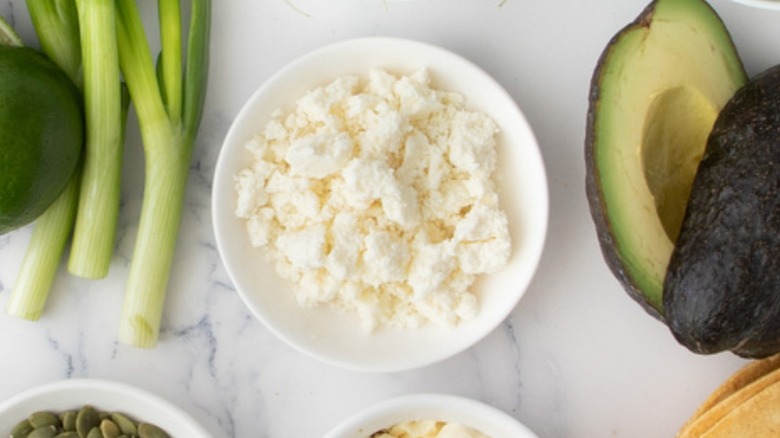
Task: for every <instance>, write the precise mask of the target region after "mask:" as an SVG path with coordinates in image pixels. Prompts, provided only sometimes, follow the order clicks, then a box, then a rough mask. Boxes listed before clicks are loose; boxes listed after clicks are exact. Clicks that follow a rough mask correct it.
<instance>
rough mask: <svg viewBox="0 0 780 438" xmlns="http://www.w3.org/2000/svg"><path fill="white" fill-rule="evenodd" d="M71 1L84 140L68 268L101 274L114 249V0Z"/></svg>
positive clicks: (118, 112)
mask: <svg viewBox="0 0 780 438" xmlns="http://www.w3.org/2000/svg"><path fill="white" fill-rule="evenodd" d="M76 5H77V7H78V12H79V27H80V30H81V53H82V59H83V69H84V70H83V72H84V73H83V74H84V87H83V92H84V115H85V119H86V145H85V149H84V152H85V156H84V168H83V173H82V180H81V193H80V196H79V206H78V213H77V216H76V228H75V230H74V234H73V244H72V248H71V253H70V259H69V260H68V270H69V271H70V272H71V273H73V274H74V275H78V276H81V277H85V278H102V277H105V276H106V275H107V274H108V269H109V266H110V265H111V259H112V256H113V253H114V240H115V235H116V224H117V216H118V213H119V197H120V184H121V180H120V179H121V175H122V149H123V148H122V144H123V134H124V131H123V129H122V125H123V119H122V98H121V82H120V76H119V55H118V53H117V43H116V29H115V25H114V22H115V20H114V16H115V13H114V0H77V1H76Z"/></svg>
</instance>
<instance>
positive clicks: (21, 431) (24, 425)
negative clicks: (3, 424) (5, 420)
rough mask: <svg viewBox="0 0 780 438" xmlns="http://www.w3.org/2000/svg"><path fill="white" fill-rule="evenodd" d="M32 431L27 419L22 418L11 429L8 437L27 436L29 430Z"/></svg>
mask: <svg viewBox="0 0 780 438" xmlns="http://www.w3.org/2000/svg"><path fill="white" fill-rule="evenodd" d="M32 431H33V427H32V425H31V424H30V422H29V421H27V420H22V421H20V422H19V423H18V424H17V425H16V426H14V428H13V429H12V430H11V435H10V436H9V438H27V436H29V435H30V432H32Z"/></svg>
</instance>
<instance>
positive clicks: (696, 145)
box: [585, 0, 747, 320]
mask: <svg viewBox="0 0 780 438" xmlns="http://www.w3.org/2000/svg"><path fill="white" fill-rule="evenodd" d="M746 80H747V76H746V74H745V70H744V67H743V66H742V62H741V60H740V58H739V56H738V54H737V51H736V48H735V47H734V44H733V42H732V40H731V37H730V35H729V33H728V30H727V29H726V27H725V25H724V24H723V22H722V21H721V19H720V17H719V16H718V15H717V13H716V12H715V11H714V10H713V9H712V8H711V7H710V6H709V5H708V4H707V3H706V2H705V1H703V0H656V1H654V2H652V3H650V5H649V6H647V8H646V9H645V10H644V11H643V12H642V13H641V14H640V15H639V16H638V17H637V19H636V20H635V21H634V22H632V23H631V24H629V25H628V26H626V27H625V28H623V29H622V30H621V31H620V32H619V33H618V34H617V35H615V36H614V37H613V39H612V40H611V41H610V42H609V44H608V45H607V47H606V49H605V50H604V52H603V53H602V55H601V58H600V60H599V62H598V65H597V67H596V70H595V73H594V76H593V79H592V83H591V91H590V107H589V110H588V120H587V133H586V140H585V160H586V171H587V177H586V178H587V179H586V187H587V195H588V202H589V205H590V210H591V215H592V217H593V221H594V223H595V225H596V230H597V233H598V238H599V243H600V245H601V249H602V252H603V254H604V258H605V260H606V262H607V264H608V266H609V267H610V269H611V270H612V272H613V273H614V275H615V276H616V277H617V278H618V280H619V281H620V283H621V284H622V286H623V287H624V289H625V290H626V291H627V292H628V294H629V295H630V296H631V297H632V298H634V299H635V300H636V301H637V302H639V303H640V304H641V305H642V306H643V307H644V308H645V310H647V311H648V312H649V313H650V314H651V315H653V316H655V317H656V318H659V319H661V320H663V319H664V316H663V315H664V312H663V283H664V277H665V275H666V270H667V266H668V263H669V258H670V256H671V254H672V250H673V249H674V243H675V240H676V238H677V235H678V233H679V230H680V225H681V223H682V220H683V216H684V214H685V210H686V205H687V202H688V196H689V193H690V189H691V184H692V182H693V178H694V176H695V174H696V170H697V167H698V164H699V161H700V160H701V157H702V155H703V153H704V149H705V145H706V142H707V136H708V135H709V133H710V130H711V129H712V126H713V124H714V122H715V119H716V117H717V116H718V113H719V111H720V110H721V108H722V107H723V106H724V105H725V104H726V102H727V101H728V100H729V99H730V98H731V96H732V95H733V94H734V93H735V92H736V90H737V89H739V88H740V87H741V86H742V85H743V84H744V83H745V82H746Z"/></svg>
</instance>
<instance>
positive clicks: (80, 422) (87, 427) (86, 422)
mask: <svg viewBox="0 0 780 438" xmlns="http://www.w3.org/2000/svg"><path fill="white" fill-rule="evenodd" d="M99 426H100V415H99V414H98V411H97V410H95V408H93V407H92V406H89V405H87V406H84V407H83V408H81V409H79V413H78V414H77V415H76V432H78V434H79V436H80V437H81V438H87V436H88V434H89V433H90V431H91V430H92V429H93V428H97V427H99ZM99 431H100V430H98V432H99Z"/></svg>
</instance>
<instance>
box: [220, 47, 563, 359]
mask: <svg viewBox="0 0 780 438" xmlns="http://www.w3.org/2000/svg"><path fill="white" fill-rule="evenodd" d="M375 67H381V68H385V69H388V70H390V71H392V72H396V73H397V72H401V73H406V74H410V73H413V72H414V71H416V70H418V69H420V68H422V67H427V68H428V70H429V71H430V72H431V76H432V86H433V87H435V88H439V89H444V90H449V91H455V92H458V93H461V94H462V95H464V96H465V99H466V105H467V106H469V107H471V108H475V109H478V110H481V111H483V112H485V113H487V114H488V115H490V116H491V117H492V118H493V119H494V120H495V121H496V122H497V124H498V126H499V128H500V130H501V133H500V134H499V136H498V138H497V140H498V156H499V166H498V170H497V173H498V178H499V179H498V181H497V182H498V189H499V196H500V202H501V206H502V208H503V209H504V211H506V213H507V215H508V217H509V228H510V229H509V231H510V235H511V237H512V240H513V253H512V255H511V257H510V260H509V263H508V266H506V268H505V269H503V270H501V271H500V272H497V273H495V274H492V275H490V276H483V277H481V278H479V279H478V280H477V282H476V283H475V284H474V285H473V286H472V290H473V291H475V292H476V294H477V296H478V297H479V300H480V311H479V314H478V316H477V317H476V318H475V319H473V320H471V321H465V322H462V323H460V324H459V325H458V326H457V327H455V328H441V327H434V326H433V325H432V324H429V325H428V326H426V327H423V328H421V329H415V330H393V329H382V330H379V331H378V332H375V333H372V334H367V333H365V332H364V331H363V330H362V328H361V325H360V321H359V319H358V317H357V315H354V316H346V317H345V315H344V314H343V313H339V312H338V311H335V310H330V309H327V308H315V309H308V308H303V307H301V306H299V305H298V304H297V303H296V301H295V299H294V296H293V292H292V285H291V284H288V283H286V282H285V281H283V280H282V279H280V277H279V276H278V275H277V274H276V272H275V271H274V268H273V266H272V265H271V264H270V263H268V262H266V261H265V259H264V257H263V254H262V250H261V249H258V248H253V247H252V246H251V244H250V241H249V237H248V234H247V230H246V226H245V223H244V220H242V219H239V218H237V217H236V216H235V210H236V192H235V186H234V176H235V175H236V174H237V173H238V171H239V170H241V169H244V168H246V167H248V166H249V165H250V163H251V162H252V157H251V155H250V153H249V152H248V151H247V150H246V148H245V144H246V143H247V141H249V140H250V139H251V138H252V137H253V136H254V135H255V134H257V133H258V132H259V131H260V130H261V129H262V127H263V126H264V125H265V124H266V123H267V121H268V120H269V116H270V114H271V112H272V111H274V110H275V109H277V108H280V107H286V108H289V107H291V106H292V105H293V104H294V102H295V101H296V100H297V99H299V98H300V97H301V96H303V95H304V93H305V92H306V91H309V90H311V89H313V88H315V87H319V86H322V85H324V84H326V83H328V82H330V81H331V80H333V79H335V78H337V77H339V76H343V75H346V74H352V75H360V76H363V77H365V76H366V75H367V74H368V72H369V70H370V69H371V68H375ZM547 214H548V193H547V180H546V175H545V169H544V164H543V162H542V158H541V154H540V152H539V148H538V145H537V142H536V139H535V137H534V135H533V132H532V131H531V128H530V126H529V125H528V123H527V121H526V119H525V117H524V116H523V114H522V113H521V112H520V110H519V108H518V107H517V105H516V103H515V101H514V100H513V99H512V97H511V96H510V95H509V94H508V93H507V92H506V91H505V90H504V89H503V88H502V87H501V86H500V85H499V84H498V83H497V82H496V81H495V80H493V78H491V77H490V76H489V75H488V74H486V73H485V72H484V71H482V70H481V69H480V68H479V67H477V66H476V65H474V64H472V63H471V62H469V61H467V60H465V59H464V58H462V57H460V56H458V55H456V54H454V53H451V52H449V51H447V50H444V49H442V48H439V47H436V46H432V45H428V44H424V43H420V42H416V41H409V40H403V39H395V38H363V39H356V40H349V41H345V42H342V43H337V44H334V45H330V46H326V47H324V48H321V49H319V50H316V51H314V52H312V53H309V54H308V55H305V56H303V57H301V58H300V59H298V60H297V61H294V62H293V63H292V64H290V65H288V66H287V67H285V68H283V69H282V70H281V71H279V72H278V73H276V74H275V75H274V76H273V77H271V78H270V79H269V80H268V81H267V82H266V83H265V84H264V85H262V86H261V87H260V89H258V90H257V91H256V92H255V93H254V94H253V95H252V96H251V98H250V99H249V100H248V101H247V103H246V104H245V105H244V107H243V108H242V109H241V111H240V112H239V114H238V116H237V117H236V119H235V121H234V122H233V124H232V126H231V128H230V130H229V131H228V133H227V136H226V138H225V141H224V144H223V146H222V150H221V152H220V155H219V159H218V161H217V165H216V172H215V176H214V187H213V193H212V215H213V223H214V231H215V235H216V242H217V247H218V250H219V253H220V255H221V257H222V261H223V262H224V265H225V269H226V270H227V273H228V275H229V276H230V278H231V279H232V281H233V284H234V285H235V287H236V289H237V290H238V292H239V294H240V295H241V297H242V298H243V300H244V301H245V303H246V305H247V306H248V307H249V309H250V310H251V311H252V313H254V315H255V316H256V317H257V318H258V319H259V320H260V321H262V322H263V323H264V324H265V325H266V327H268V329H269V330H271V331H272V332H273V333H275V334H276V335H278V336H279V337H280V338H282V339H283V340H285V341H286V342H288V343H289V344H290V345H292V346H293V347H295V348H297V349H298V350H300V351H302V352H304V353H306V354H308V355H310V356H312V357H316V358H318V359H320V360H323V361H325V362H327V363H330V364H332V365H336V366H340V367H344V368H348V369H353V370H362V371H375V372H390V371H400V370H405V369H410V368H416V367H420V366H423V365H428V364H431V363H433V362H436V361H439V360H442V359H445V358H447V357H450V356H452V355H454V354H456V353H459V352H461V351H463V350H465V349H467V348H469V347H470V346H472V345H473V344H475V343H476V342H477V341H479V340H480V339H482V338H483V337H484V336H485V335H487V334H488V333H490V332H491V331H492V330H493V329H495V328H496V326H498V325H499V324H500V323H501V321H503V320H504V319H505V318H506V316H507V315H508V314H509V313H510V312H511V311H512V310H513V309H514V307H515V305H516V304H517V302H518V300H520V298H521V297H522V295H523V294H524V293H525V290H526V288H527V287H528V284H529V283H530V282H531V278H532V277H533V274H534V272H535V270H536V267H537V265H538V262H539V258H540V256H541V253H542V248H543V246H544V240H545V235H546V230H547Z"/></svg>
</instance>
